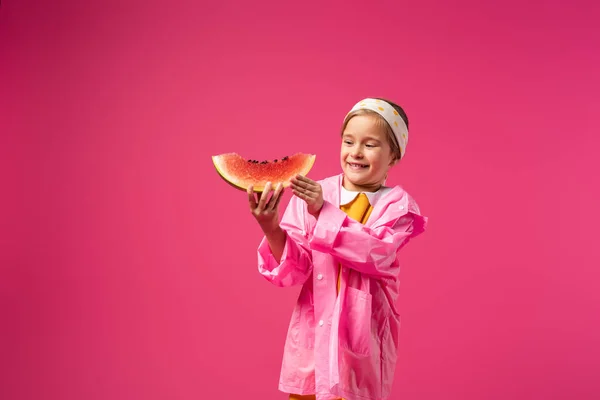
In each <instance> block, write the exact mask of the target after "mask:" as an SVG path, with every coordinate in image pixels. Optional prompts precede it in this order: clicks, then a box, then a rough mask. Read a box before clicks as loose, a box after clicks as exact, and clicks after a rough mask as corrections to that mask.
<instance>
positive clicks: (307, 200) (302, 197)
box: [292, 190, 311, 203]
mask: <svg viewBox="0 0 600 400" xmlns="http://www.w3.org/2000/svg"><path fill="white" fill-rule="evenodd" d="M292 192H293V193H294V194H295V195H296V196H297V197H299V198H301V199H302V200H304V201H306V202H307V203H308V202H309V201H310V200H311V198H310V197H309V196H307V195H306V194H305V193H304V192H299V191H297V190H292Z"/></svg>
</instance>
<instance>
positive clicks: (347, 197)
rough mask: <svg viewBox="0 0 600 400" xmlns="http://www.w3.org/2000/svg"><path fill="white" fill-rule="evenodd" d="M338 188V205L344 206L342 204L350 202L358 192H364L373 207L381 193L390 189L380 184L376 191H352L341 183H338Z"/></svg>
mask: <svg viewBox="0 0 600 400" xmlns="http://www.w3.org/2000/svg"><path fill="white" fill-rule="evenodd" d="M340 189H341V190H340V205H341V206H344V205H346V204H348V203H350V202H351V201H352V200H354V199H355V198H356V196H358V195H359V194H360V193H364V194H365V195H367V198H368V199H369V203H370V204H371V206H372V207H375V203H376V202H377V200H378V199H379V198H380V197H381V195H382V194H384V193H386V192H387V191H388V190H391V188H389V187H386V186H382V187H381V188H379V190H377V191H376V192H353V191H350V190H348V189H346V188H345V187H344V186H343V185H340Z"/></svg>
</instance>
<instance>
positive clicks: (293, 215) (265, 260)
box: [258, 196, 313, 287]
mask: <svg viewBox="0 0 600 400" xmlns="http://www.w3.org/2000/svg"><path fill="white" fill-rule="evenodd" d="M279 225H280V226H281V229H283V231H284V232H285V234H286V240H285V245H284V247H283V254H282V255H281V260H280V262H279V263H278V262H277V261H276V260H275V257H273V253H272V252H271V249H270V247H269V242H268V241H267V238H266V237H263V239H262V241H261V243H260V245H259V246H258V271H259V272H260V274H261V275H262V276H263V277H265V278H266V279H267V280H268V281H269V282H271V283H273V284H274V285H276V286H280V287H289V286H294V285H302V284H303V283H304V282H306V280H307V279H308V277H309V276H310V274H311V273H312V266H313V264H312V254H311V250H310V246H309V244H308V235H307V232H306V207H305V206H304V204H303V202H301V201H300V200H299V199H298V198H297V197H296V196H293V197H292V198H291V200H290V204H289V205H288V207H287V208H286V210H285V213H284V215H283V218H282V219H281V223H280V224H279Z"/></svg>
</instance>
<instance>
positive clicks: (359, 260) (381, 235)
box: [310, 202, 427, 278]
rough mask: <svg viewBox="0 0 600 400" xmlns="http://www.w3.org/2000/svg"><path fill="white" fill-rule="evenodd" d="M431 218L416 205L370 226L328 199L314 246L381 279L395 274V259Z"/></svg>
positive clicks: (316, 230)
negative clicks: (422, 213) (347, 213)
mask: <svg viewBox="0 0 600 400" xmlns="http://www.w3.org/2000/svg"><path fill="white" fill-rule="evenodd" d="M426 225H427V218H426V217H423V216H421V215H420V214H419V212H418V208H417V207H416V206H414V207H409V208H408V212H406V213H403V214H399V215H398V218H390V219H389V220H388V222H386V223H383V224H379V225H375V226H374V227H372V228H369V227H366V226H364V225H363V224H361V223H360V222H356V221H354V220H353V219H351V218H349V217H348V216H347V215H346V213H344V212H343V211H342V210H340V209H338V208H336V207H335V206H334V205H332V204H331V203H329V202H324V204H323V208H322V209H321V213H320V215H319V218H318V219H317V224H316V226H315V228H314V232H313V236H312V239H311V241H310V247H311V249H313V250H316V251H320V252H323V253H328V254H330V255H331V256H333V257H334V258H335V259H336V260H337V261H338V262H340V263H342V264H343V265H344V266H345V267H348V268H351V269H354V270H357V271H359V272H361V273H364V274H368V275H372V276H375V277H379V278H387V277H395V276H397V275H398V272H399V271H398V266H397V263H395V262H394V261H395V260H396V255H397V252H398V250H400V249H401V248H402V247H403V246H404V245H405V244H406V243H407V242H408V241H409V240H410V238H412V237H414V236H417V235H419V234H420V233H422V232H423V231H424V230H425V227H426Z"/></svg>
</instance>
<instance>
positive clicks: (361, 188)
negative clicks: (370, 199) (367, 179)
mask: <svg viewBox="0 0 600 400" xmlns="http://www.w3.org/2000/svg"><path fill="white" fill-rule="evenodd" d="M342 186H343V187H344V189H346V190H350V191H352V192H376V191H378V190H379V189H381V187H382V186H383V184H381V183H374V184H372V185H355V184H353V183H351V182H348V180H347V179H346V177H345V176H344V177H343V179H342Z"/></svg>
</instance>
